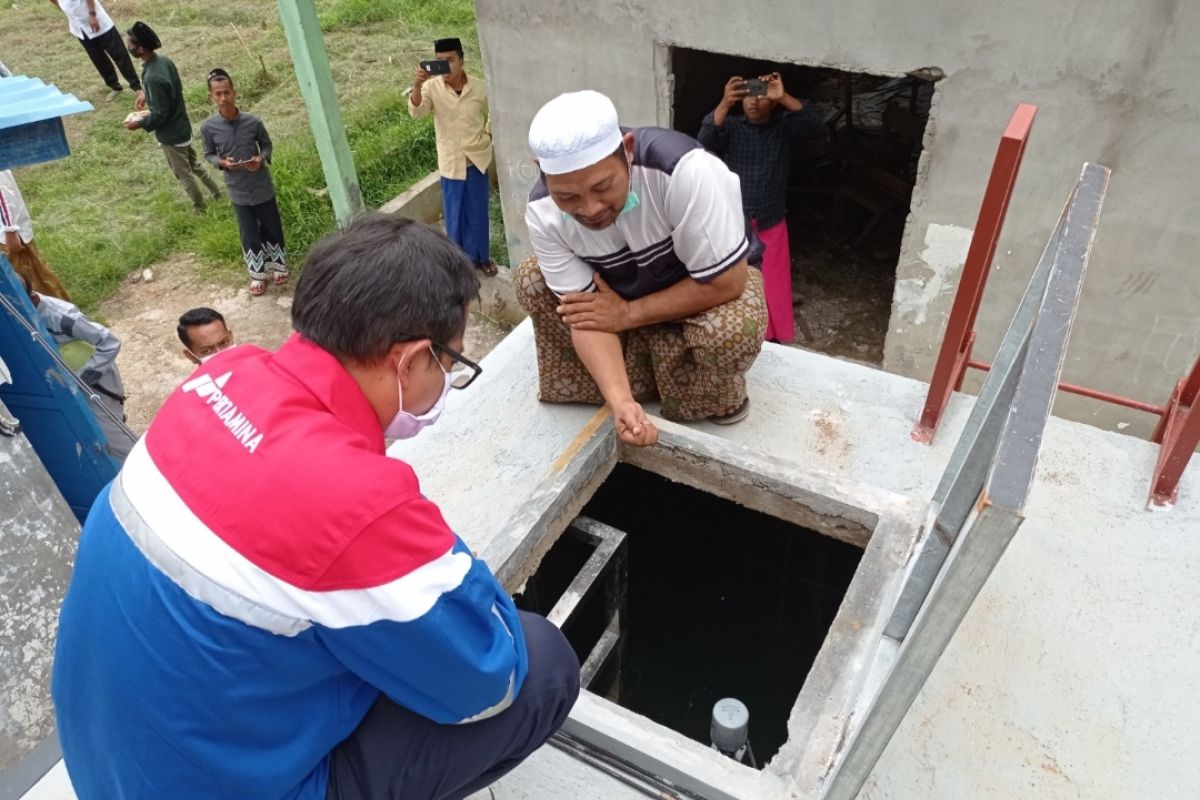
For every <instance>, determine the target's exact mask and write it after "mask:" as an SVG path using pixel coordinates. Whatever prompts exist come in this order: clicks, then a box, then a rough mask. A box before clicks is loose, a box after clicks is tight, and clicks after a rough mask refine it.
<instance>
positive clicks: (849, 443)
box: [391, 323, 1200, 800]
mask: <svg viewBox="0 0 1200 800" xmlns="http://www.w3.org/2000/svg"><path fill="white" fill-rule="evenodd" d="M535 388H536V362H535V358H534V352H533V347H532V334H531V327H530V325H529V324H528V323H525V324H523V325H521V326H520V327H518V328H517V329H516V330H515V331H514V332H513V334H511V335H510V336H509V337H508V338H507V339H506V340H505V341H504V342H502V343H501V345H500V346H499V347H498V348H497V349H496V350H494V351H493V352H492V354H490V355H489V356H488V358H487V360H486V361H485V362H484V374H483V375H482V376H481V378H480V380H479V381H478V382H477V383H476V384H475V385H474V386H472V387H471V389H469V390H468V391H466V392H455V393H453V394H452V395H451V399H450V404H449V406H448V408H447V411H446V413H445V415H444V416H443V419H442V421H441V422H439V423H438V427H437V429H436V435H434V436H429V437H426V438H421V439H417V440H413V441H411V442H406V443H401V444H398V445H396V446H394V447H393V449H392V451H391V452H392V454H394V455H398V456H401V457H404V458H406V459H407V460H409V461H410V462H411V463H412V464H413V465H414V467H415V468H416V471H417V474H418V475H420V476H421V479H422V482H423V488H424V491H425V492H426V494H427V495H428V496H429V497H431V498H432V499H434V500H435V501H436V502H438V503H439V504H440V505H441V507H442V509H443V511H444V512H445V514H446V518H447V520H448V521H449V522H450V524H451V525H452V526H453V527H454V528H455V530H457V531H458V532H459V533H460V534H461V535H463V536H464V538H466V540H467V541H468V542H470V543H471V544H472V545H473V546H474V547H475V548H476V549H477V550H478V551H479V552H480V554H481V555H483V556H484V557H485V558H487V559H488V561H489V563H491V564H493V566H494V567H495V566H497V565H499V564H502V563H503V562H504V561H505V560H506V559H507V558H508V556H509V554H510V553H511V552H512V549H513V548H514V547H515V546H516V544H517V539H515V538H514V535H513V533H514V532H513V531H508V530H503V529H502V528H503V525H504V522H505V521H506V520H508V519H509V518H510V517H511V516H513V515H514V514H516V513H517V512H518V511H519V510H520V509H521V508H522V506H523V505H524V504H527V503H528V502H529V499H530V494H531V492H532V490H533V488H534V487H535V486H537V485H538V484H539V483H540V482H541V481H542V480H543V479H544V478H545V477H546V476H547V475H549V474H551V473H552V472H553V470H555V469H561V467H562V464H563V462H564V461H565V460H569V458H570V454H571V453H572V452H573V450H574V449H577V448H578V447H579V443H580V439H581V435H580V434H581V431H583V430H584V428H585V426H587V425H588V423H589V420H593V418H594V417H595V415H596V413H597V412H596V409H594V408H589V407H583V406H548V405H543V404H540V403H538V402H537V400H536V399H535ZM925 390H926V387H925V385H924V384H922V383H920V382H917V381H913V380H910V379H906V378H902V377H898V376H896V375H891V374H888V373H884V372H881V371H878V370H873V369H870V368H867V367H863V366H860V365H857V364H851V363H846V362H842V361H837V360H834V359H830V358H827V357H824V356H820V355H816V354H812V353H807V352H804V351H800V350H795V349H790V348H783V347H775V346H770V345H768V346H767V347H766V348H765V349H764V351H763V354H762V355H761V356H760V358H759V360H758V362H757V363H756V364H755V366H754V369H753V370H752V372H751V374H750V394H751V397H752V400H753V403H754V407H753V411H752V414H751V416H750V418H749V419H748V420H747V421H746V422H744V423H742V424H740V425H735V426H731V427H728V428H724V427H719V426H714V425H711V424H707V423H701V424H699V425H696V426H694V427H696V428H699V429H703V430H705V431H707V432H708V433H711V434H714V435H716V436H722V437H725V438H726V439H728V440H729V441H731V442H735V443H738V444H741V445H745V446H746V447H747V448H750V449H751V450H753V451H757V452H760V453H764V454H767V455H770V456H774V457H776V458H779V459H783V460H785V461H788V462H791V463H793V464H796V465H798V466H800V467H803V468H805V469H808V470H815V471H819V472H823V473H828V474H830V475H832V476H835V477H837V478H844V479H849V480H852V481H856V482H859V483H862V484H867V485H871V486H876V487H879V488H880V489H883V490H887V491H890V492H895V493H898V494H902V495H907V496H911V497H913V498H916V499H919V500H921V501H924V500H927V499H928V498H929V497H930V496H931V495H932V493H933V490H934V488H935V487H936V485H937V482H938V480H939V478H940V476H941V472H942V470H943V468H944V466H945V464H946V462H947V460H948V459H949V456H950V453H951V451H952V449H953V447H954V443H955V438H956V436H957V433H958V431H959V430H960V429H961V427H962V426H963V424H964V423H965V421H966V417H967V415H968V414H969V412H970V408H971V405H972V403H973V398H971V397H967V396H961V395H959V396H955V398H954V399H953V400H952V402H951V404H950V407H949V409H948V412H947V416H946V418H945V421H944V422H943V425H942V429H941V431H940V432H939V433H938V436H937V438H936V439H935V441H934V443H933V444H932V445H931V446H927V445H920V444H917V443H916V442H914V441H912V439H911V438H910V436H909V432H910V431H911V429H912V427H913V424H914V421H915V416H916V413H917V411H918V410H919V408H920V407H921V404H922V402H923V400H924V394H925ZM652 413H653V412H652ZM484 419H493V420H497V422H496V423H495V424H491V425H488V426H487V428H486V430H484V429H481V421H482V420H484ZM1157 452H1158V448H1157V446H1156V445H1152V444H1150V443H1148V442H1145V441H1142V440H1139V439H1134V438H1131V437H1127V436H1123V435H1120V434H1115V433H1109V432H1105V431H1101V430H1099V429H1096V428H1092V427H1089V426H1086V425H1082V424H1079V423H1074V422H1068V421H1065V420H1060V419H1057V418H1053V419H1051V420H1050V423H1049V425H1048V429H1047V432H1046V438H1045V443H1044V446H1043V449H1042V455H1041V459H1040V462H1039V467H1038V474H1037V480H1036V483H1035V485H1034V488H1033V491H1032V495H1031V497H1030V501H1029V506H1028V509H1027V519H1026V521H1025V523H1024V525H1023V526H1022V528H1021V530H1020V531H1019V532H1018V533H1017V535H1016V538H1015V539H1014V541H1013V543H1012V544H1011V545H1010V547H1009V549H1008V552H1007V554H1006V555H1005V557H1004V559H1003V560H1002V561H1001V563H1000V564H999V566H998V567H997V568H996V570H995V572H994V573H993V574H992V576H991V579H990V581H989V582H988V584H987V586H986V587H985V588H984V590H983V592H982V593H981V595H980V596H979V598H978V599H977V600H976V602H975V604H974V606H973V607H972V609H971V611H970V612H969V613H968V615H967V617H966V619H965V620H964V622H963V624H962V626H961V628H960V629H959V631H958V634H957V635H956V637H955V639H954V640H953V641H952V642H951V644H950V647H949V649H948V650H947V652H946V653H945V655H944V656H943V658H942V660H941V662H940V663H939V664H938V666H937V668H936V669H935V671H934V673H933V675H932V676H931V679H930V681H929V682H928V684H927V685H926V688H925V690H924V691H923V692H922V694H921V696H920V697H919V698H918V700H917V702H916V703H915V705H914V706H913V708H912V709H911V711H910V712H909V714H908V717H907V718H906V720H905V722H904V723H903V725H902V726H901V728H900V730H899V731H898V733H897V735H896V737H895V738H894V739H893V740H892V742H891V744H890V745H889V747H888V750H887V752H886V753H885V754H884V756H883V759H882V760H881V761H880V763H879V765H878V766H877V768H876V770H875V772H874V774H873V776H872V779H871V780H870V781H869V783H868V785H867V787H866V789H865V791H864V793H863V796H864V797H867V798H871V799H872V800H900V798H913V799H914V800H916V799H917V798H922V799H925V798H947V799H949V798H954V799H955V800H958V798H963V797H971V798H991V797H995V798H1001V797H1004V798H1010V797H1031V796H1032V797H1039V798H1076V797H1111V798H1116V797H1121V798H1125V797H1129V798H1135V797H1148V798H1149V797H1153V798H1171V797H1180V798H1183V797H1189V798H1190V797H1195V796H1198V795H1200V777H1198V776H1197V774H1196V771H1195V769H1194V765H1195V764H1196V763H1200V736H1197V733H1198V732H1200V730H1198V723H1197V720H1200V698H1198V697H1197V695H1196V693H1195V692H1194V691H1193V690H1192V689H1191V686H1192V685H1193V683H1194V681H1193V680H1192V676H1193V675H1194V674H1195V672H1196V668H1197V667H1198V666H1200V623H1197V622H1196V620H1197V616H1196V614H1195V609H1196V608H1197V607H1200V588H1198V585H1197V583H1196V581H1195V575H1196V574H1197V570H1198V569H1200V467H1197V466H1195V465H1193V467H1192V469H1191V471H1190V472H1189V473H1188V474H1186V475H1185V479H1184V481H1183V484H1182V486H1181V489H1180V501H1179V504H1178V505H1177V506H1176V507H1175V508H1173V509H1171V510H1169V511H1166V512H1149V511H1146V510H1145V502H1146V496H1147V493H1148V487H1149V479H1150V475H1151V473H1152V470H1153V467H1154V462H1155V458H1156V455H1157ZM468 464H469V465H470V466H469V467H468V466H465V465H468ZM542 757H543V756H542V754H539V755H538V756H536V757H535V760H539V759H541V758H542ZM564 779H565V778H564ZM594 785H595V786H596V787H597V789H596V792H589V793H584V794H577V795H569V796H576V797H584V798H590V797H597V798H599V797H604V796H607V795H605V794H604V793H603V792H604V791H605V788H604V783H603V781H598V782H597V783H596V784H594ZM540 796H544V797H547V798H548V797H553V796H556V797H562V796H568V795H564V794H561V793H559V794H557V795H556V794H554V793H547V794H544V795H540Z"/></svg>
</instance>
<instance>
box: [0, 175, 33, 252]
mask: <svg viewBox="0 0 1200 800" xmlns="http://www.w3.org/2000/svg"><path fill="white" fill-rule="evenodd" d="M9 231H16V232H17V233H19V234H21V241H23V242H32V241H33V220H31V219H30V218H29V209H28V208H26V207H25V198H23V197H21V190H20V189H18V188H17V180H16V178H14V177H13V174H12V170H8V169H0V232H3V233H8V232H9Z"/></svg>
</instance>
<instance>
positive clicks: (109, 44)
mask: <svg viewBox="0 0 1200 800" xmlns="http://www.w3.org/2000/svg"><path fill="white" fill-rule="evenodd" d="M79 43H80V44H81V45H83V49H84V50H86V51H87V54H88V58H90V59H91V60H92V64H94V65H95V67H96V71H97V72H99V73H100V77H101V78H103V79H104V83H105V84H107V86H108V88H110V89H112V90H113V91H120V89H121V82H120V81H119V80H117V70H116V69H114V68H113V64H114V63H115V64H116V65H117V68H118V69H120V70H121V74H122V75H124V76H125V82H126V83H128V84H129V88H130V89H133V90H134V91H135V92H136V91H138V90H139V89H141V88H142V82H141V81H140V80H139V79H138V74H137V70H136V69H134V68H133V59H132V58H130V56H129V51H128V50H126V49H125V42H123V41H122V40H121V32H120V31H119V30H117V26H116V25H113V26H112V27H111V28H109V29H108V31H107V32H106V33H102V34H100V35H99V36H94V37H92V38H91V39H80V40H79Z"/></svg>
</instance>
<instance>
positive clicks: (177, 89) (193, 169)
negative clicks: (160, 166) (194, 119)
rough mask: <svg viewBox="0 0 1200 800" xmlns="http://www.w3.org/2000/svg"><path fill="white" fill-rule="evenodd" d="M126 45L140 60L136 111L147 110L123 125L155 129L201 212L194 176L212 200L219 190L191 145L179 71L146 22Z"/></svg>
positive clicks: (169, 163)
mask: <svg viewBox="0 0 1200 800" xmlns="http://www.w3.org/2000/svg"><path fill="white" fill-rule="evenodd" d="M125 44H126V46H128V47H129V52H130V53H132V54H133V56H134V58H140V59H141V60H142V91H141V92H139V93H138V98H137V108H138V111H143V110H144V109H146V108H147V107H148V108H149V113H142V114H130V115H129V118H128V119H126V120H125V127H126V128H128V129H129V130H131V131H136V130H139V129H140V130H143V131H154V138H156V139H158V143H159V145H161V146H162V151H163V155H164V156H166V159H167V166H169V167H170V168H171V172H172V173H174V174H175V177H176V178H177V179H178V180H179V185H180V186H182V187H183V190H184V191H185V192H187V195H188V197H190V198H191V200H192V207H193V208H195V210H196V211H197V212H201V211H204V196H203V195H201V194H200V187H198V186H197V185H196V179H197V178H199V179H200V182H201V183H203V184H204V186H205V188H207V189H208V191H209V192H211V193H212V196H213V199H214V200H216V199H218V198H220V196H221V190H220V189H219V188H217V184H216V182H215V181H213V179H212V178H211V177H210V176H209V174H208V173H207V172H205V171H204V168H203V167H201V166H200V162H199V160H198V159H197V158H196V149H195V148H194V147H192V123H191V120H189V119H188V114H187V106H185V105H184V103H183V84H182V83H181V82H180V80H179V71H178V70H177V69H175V64H174V63H173V62H172V61H171V59H169V58H167V57H166V56H160V55H159V54H158V52H157V51H158V49H159V48H160V47H162V42H161V41H160V40H159V38H158V36H157V35H155V33H154V31H153V30H151V29H150V26H149V25H147V24H146V23H144V22H135V23H133V27H131V28H130V29H129V32H128V33H127V34H126V35H125Z"/></svg>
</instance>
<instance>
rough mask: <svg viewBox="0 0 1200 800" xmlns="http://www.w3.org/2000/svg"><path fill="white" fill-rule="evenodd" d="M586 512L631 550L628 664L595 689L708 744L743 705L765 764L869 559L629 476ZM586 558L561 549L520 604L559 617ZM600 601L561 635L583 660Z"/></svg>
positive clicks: (619, 475) (604, 676)
mask: <svg viewBox="0 0 1200 800" xmlns="http://www.w3.org/2000/svg"><path fill="white" fill-rule="evenodd" d="M583 513H584V514H585V515H587V516H589V517H591V518H592V519H595V520H598V521H600V522H603V523H606V524H607V525H611V526H612V527H614V528H617V529H619V530H621V531H623V532H624V533H625V534H626V536H627V539H626V546H627V548H628V550H627V554H626V558H627V576H628V577H627V585H626V587H625V590H624V591H625V592H626V595H627V597H626V605H625V606H624V608H625V612H624V613H625V616H624V617H623V618H622V629H623V631H622V634H623V639H624V641H623V644H622V646H621V648H620V649H619V653H620V655H619V657H618V658H616V659H614V660H613V661H612V662H610V663H609V665H608V667H607V668H606V669H604V670H602V671H600V672H599V673H598V674H597V675H596V678H595V679H594V680H593V681H592V682H591V684H590V686H588V687H587V688H589V689H590V690H591V691H592V692H593V693H595V694H597V695H600V696H602V697H606V698H607V699H609V700H612V701H613V702H615V703H618V704H619V705H621V706H623V707H625V708H628V709H630V710H631V711H634V712H636V713H638V714H641V715H643V716H645V717H648V718H649V719H652V720H654V721H655V722H658V723H659V724H661V725H665V726H667V727H669V728H671V729H673V730H676V731H678V732H680V733H682V734H684V735H685V736H688V737H690V738H692V739H695V740H696V741H698V742H701V743H703V744H708V743H709V738H708V737H709V724H710V721H711V713H712V707H713V704H714V703H715V702H716V701H717V700H719V699H721V698H723V697H736V698H738V699H740V700H741V701H742V702H744V703H745V704H746V705H747V707H748V708H749V709H750V743H751V746H752V748H753V753H754V756H755V759H756V761H757V766H759V767H761V766H763V764H764V763H765V762H766V761H768V760H770V758H771V757H772V756H774V755H775V753H776V752H777V751H778V750H779V748H780V747H781V746H782V745H783V743H784V742H785V741H787V720H788V716H789V714H790V713H791V710H792V706H794V705H795V703H796V698H797V696H798V695H799V693H800V689H801V687H802V686H803V685H804V680H805V678H806V677H807V675H808V672H809V669H810V668H811V667H812V664H813V662H814V661H815V659H816V657H817V653H818V651H819V650H820V648H821V645H822V644H823V643H824V641H825V636H826V634H827V633H828V632H829V627H830V625H832V624H833V620H834V617H835V616H836V615H837V612H838V609H839V607H840V606H841V603H842V600H843V598H844V597H845V594H846V590H847V589H848V588H849V586H850V581H851V580H852V579H853V577H854V573H855V570H856V569H857V568H858V562H859V560H860V559H861V557H862V551H861V550H859V549H858V548H856V547H854V546H852V545H849V544H846V543H844V542H841V541H838V540H836V539H832V538H830V537H828V536H825V535H823V534H821V533H819V532H817V531H813V530H809V529H807V528H801V527H798V526H795V525H792V524H790V523H787V522H784V521H782V520H779V519H777V518H775V517H771V516H769V515H766V514H763V513H760V512H758V511H752V510H750V509H747V508H744V507H742V506H739V505H737V504H736V503H732V502H729V501H728V500H724V499H722V498H719V497H715V496H713V495H710V494H706V493H704V492H702V491H700V490H698V489H693V488H692V487H690V486H686V485H684V484H680V483H674V482H672V481H670V480H668V479H666V478H664V477H662V476H660V475H656V474H654V473H652V472H646V471H644V470H641V469H639V468H637V467H633V466H630V465H628V464H618V465H617V466H616V467H615V468H614V469H613V472H612V474H611V475H610V476H609V478H608V479H607V480H606V481H605V482H604V484H603V485H601V487H600V489H599V490H598V491H597V492H596V494H595V496H594V497H593V498H592V500H591V501H590V502H589V503H588V504H587V506H586V507H585V508H584V511H583ZM586 559H587V552H586V548H584V549H581V547H580V545H579V543H578V542H576V541H573V540H572V539H570V538H569V537H567V536H564V537H563V538H561V539H559V541H558V542H557V543H556V544H555V545H554V547H553V548H552V549H551V550H550V552H549V553H548V554H547V556H546V558H544V559H543V561H542V564H541V566H540V567H539V568H538V571H537V573H535V575H534V576H533V577H532V578H530V580H529V581H528V582H527V583H526V586H525V588H524V591H523V593H522V595H520V596H518V605H519V606H521V607H523V608H526V609H528V610H531V611H536V612H539V613H543V614H545V613H548V612H549V610H550V609H551V608H552V607H553V606H554V604H555V603H556V602H557V600H558V597H559V596H560V595H561V594H562V592H563V590H564V589H565V588H566V586H567V584H568V583H570V581H571V580H572V578H573V577H574V574H575V572H576V571H578V570H579V568H580V567H581V566H582V565H583V562H584V561H585V560H586ZM601 602H602V598H600V597H599V596H598V595H595V596H593V597H592V598H591V600H590V601H589V602H587V603H584V604H582V605H581V606H580V608H579V611H578V612H577V617H576V618H573V619H572V623H571V624H570V625H565V626H564V628H563V630H564V632H565V633H566V634H567V637H568V639H569V640H571V643H572V645H573V646H574V647H575V649H576V653H577V654H578V655H579V656H580V660H581V661H582V660H583V659H585V658H586V657H587V655H588V652H589V651H590V650H591V649H592V648H593V646H594V645H595V643H596V640H597V638H598V636H599V635H600V631H601V630H602V629H603V626H604V623H603V619H602V618H601V614H600V610H601V609H600V608H599V607H598V606H599V605H600V604H601Z"/></svg>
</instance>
